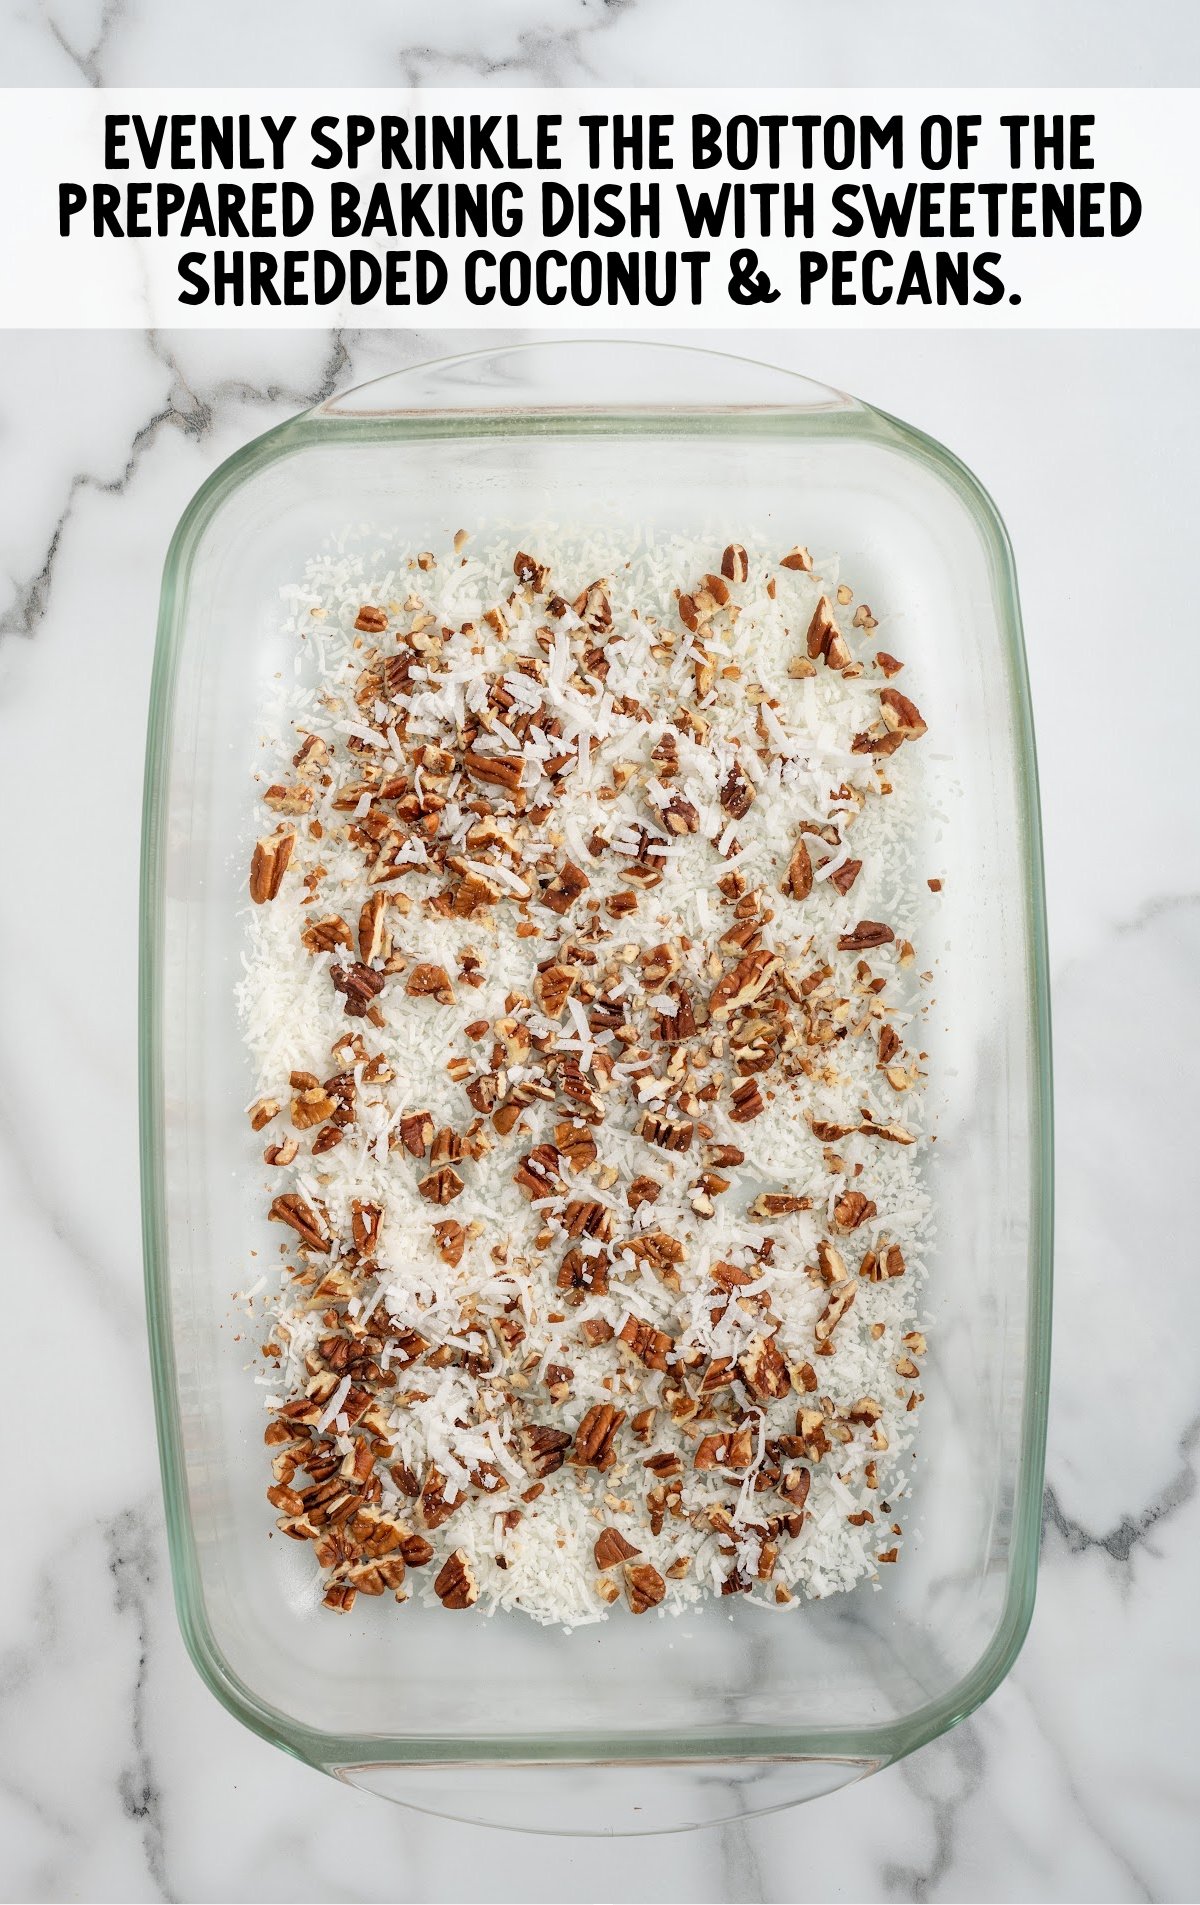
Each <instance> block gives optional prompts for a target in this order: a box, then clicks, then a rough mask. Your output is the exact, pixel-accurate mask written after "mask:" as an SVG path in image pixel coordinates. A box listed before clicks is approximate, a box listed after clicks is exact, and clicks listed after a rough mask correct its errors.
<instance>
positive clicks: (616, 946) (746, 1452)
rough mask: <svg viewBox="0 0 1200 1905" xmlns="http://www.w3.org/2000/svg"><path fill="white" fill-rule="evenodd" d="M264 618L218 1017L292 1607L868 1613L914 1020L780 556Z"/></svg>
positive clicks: (918, 1000)
mask: <svg viewBox="0 0 1200 1905" xmlns="http://www.w3.org/2000/svg"><path fill="white" fill-rule="evenodd" d="M286 608H287V616H288V621H287V629H288V633H289V635H290V636H292V637H294V639H295V645H296V655H295V672H294V675H293V676H292V677H291V678H290V679H286V680H283V681H281V682H280V683H279V684H278V690H279V692H278V697H277V701H276V705H275V706H274V708H273V709H272V710H270V711H269V713H268V715H267V716H266V717H264V720H265V733H266V738H265V739H264V748H263V755H262V760H261V762H260V765H259V770H258V777H257V778H258V786H257V792H258V794H259V797H260V798H261V803H262V806H261V814H262V819H261V821H260V823H259V827H260V837H259V838H258V839H257V841H256V842H255V844H254V846H253V851H252V856H251V864H250V868H249V891H250V899H251V901H252V902H253V904H252V905H250V906H249V908H248V917H249V938H248V946H247V952H246V957H245V976H244V979H243V981H242V983H241V986H240V988H239V1000H240V1007H241V1012H242V1017H243V1021H244V1026H245V1033H246V1038H247V1041H248V1044H249V1046H250V1048H251V1051H252V1053H253V1056H254V1059H255V1061H256V1063H257V1067H258V1071H259V1084H260V1089H259V1093H258V1096H257V1097H256V1098H255V1100H254V1102H253V1104H252V1105H251V1106H250V1107H249V1123H250V1126H251V1128H252V1131H253V1133H255V1134H257V1135H256V1136H255V1138H254V1144H255V1147H256V1155H257V1156H259V1157H261V1165H260V1167H259V1174H260V1176H261V1179H262V1183H263V1189H264V1209H265V1211H266V1214H267V1215H269V1217H270V1219H271V1220H272V1221H273V1223H274V1224H276V1225H278V1226H279V1227H280V1228H279V1232H278V1233H277V1234H278V1235H279V1236H280V1237H281V1239H282V1241H281V1244H280V1259H279V1264H278V1289H277V1290H276V1288H275V1283H274V1277H275V1272H274V1270H272V1272H271V1287H270V1288H269V1290H268V1292H267V1299H266V1301H267V1315H268V1319H269V1336H268V1340H267V1341H266V1342H265V1343H264V1345H263V1356H264V1358H265V1362H264V1363H263V1365H262V1366H261V1368H260V1380H263V1381H265V1383H266V1385H267V1386H268V1388H269V1390H270V1392H271V1393H270V1394H269V1395H268V1397H267V1407H268V1410H269V1415H270V1420H269V1426H268V1428H267V1431H266V1441H267V1444H268V1447H269V1456H270V1459H271V1462H272V1466H273V1477H274V1479H273V1482H272V1484H271V1486H270V1487H269V1489H268V1497H269V1500H270V1502H271V1503H272V1505H273V1507H274V1509H275V1510H276V1512H277V1515H278V1526H279V1528H280V1529H282V1531H283V1532H284V1533H285V1534H287V1535H289V1536H292V1537H293V1538H295V1539H296V1540H297V1541H301V1542H307V1543H310V1544H311V1549H312V1553H313V1555H314V1557H315V1561H316V1563H317V1565H318V1566H319V1569H320V1571H321V1577H320V1578H321V1590H322V1593H323V1598H324V1603H325V1605H326V1606H327V1607H329V1608H331V1609H335V1610H339V1611H343V1612H344V1611H346V1610H348V1609H349V1608H351V1607H352V1605H353V1603H354V1601H355V1598H356V1596H357V1595H359V1594H366V1595H383V1594H386V1593H390V1594H392V1595H394V1597H395V1598H396V1599H397V1600H399V1601H403V1600H405V1599H407V1598H410V1597H414V1596H415V1597H416V1598H418V1599H420V1600H422V1601H427V1602H431V1603H440V1604H441V1605H442V1606H444V1607H446V1608H449V1609H465V1608H469V1607H471V1606H477V1607H478V1608H480V1609H481V1610H484V1611H489V1612H490V1611H494V1610H495V1609H496V1608H499V1607H503V1608H509V1609H514V1610H519V1611H521V1612H523V1613H526V1614H528V1615H530V1616H532V1617H533V1618H534V1619H536V1620H539V1621H543V1622H550V1621H553V1622H563V1623H566V1624H568V1625H576V1624H579V1623H581V1622H586V1621H589V1620H595V1619H600V1618H604V1616H605V1615H606V1613H607V1611H608V1610H609V1608H610V1607H613V1606H615V1605H616V1604H618V1603H623V1604H624V1605H625V1606H626V1607H627V1608H628V1609H630V1610H631V1611H632V1613H633V1614H641V1613H644V1612H646V1611H647V1610H649V1609H651V1608H655V1607H658V1608H662V1609H667V1610H671V1611H679V1610H680V1609H681V1608H683V1607H686V1606H688V1605H689V1604H692V1603H694V1602H696V1601H697V1600H698V1599H699V1598H700V1597H702V1596H708V1595H713V1596H730V1595H743V1596H747V1597H749V1598H750V1599H752V1600H754V1601H756V1602H759V1603H762V1604H765V1605H767V1606H769V1607H772V1608H786V1607H788V1606H790V1605H793V1604H796V1603H797V1602H798V1601H799V1599H800V1598H801V1597H802V1596H803V1595H806V1594H807V1595H810V1596H819V1595H825V1594H828V1593H831V1592H834V1591H838V1590H844V1589H847V1588H850V1587H853V1586H854V1585H855V1584H856V1583H857V1582H859V1581H863V1580H874V1581H875V1582H876V1583H878V1581H879V1579H880V1570H881V1568H884V1567H885V1566H886V1564H888V1563H892V1562H894V1561H896V1559H897V1557H898V1554H899V1552H900V1545H901V1539H902V1534H903V1527H902V1520H901V1514H900V1506H901V1502H902V1499H903V1498H904V1497H905V1495H906V1475H907V1471H908V1467H909V1465H910V1463H911V1459H912V1454H911V1451H912V1443H913V1430H914V1425H915V1420H916V1416H915V1412H916V1410H917V1408H918V1405H919V1404H920V1401H921V1399H922V1396H921V1389H920V1379H921V1369H920V1366H921V1362H922V1360H923V1356H924V1352H925V1340H924V1337H923V1335H922V1333H921V1329H920V1321H921V1317H920V1284H921V1278H922V1259H921V1250H922V1244H923V1242H925V1241H927V1239H928V1231H929V1199H928V1195H927V1192H926V1189H925V1187H924V1183H923V1173H922V1169H921V1156H922V1151H923V1148H924V1144H925V1143H926V1142H927V1141H928V1140H927V1139H925V1138H924V1137H923V1136H922V1108H921V1086H922V1082H923V1060H924V1057H925V1054H924V1053H923V1052H922V1051H921V1049H920V1046H921V1031H920V1027H921V1022H922V985H921V981H922V978H927V977H928V976H929V975H921V974H919V973H918V972H917V970H916V965H917V958H916V954H915V951H914V947H913V945H912V943H911V940H910V934H912V933H913V932H914V931H915V930H916V921H917V919H918V918H919V907H918V897H917V893H916V890H915V889H916V886H917V880H916V878H915V876H914V865H913V851H914V839H915V837H916V828H917V822H918V820H919V817H920V811H921V792H920V776H921V762H920V752H921V751H920V749H919V748H917V747H916V746H915V745H914V744H915V743H917V742H919V740H920V738H921V736H922V735H923V734H924V732H925V724H924V722H923V720H922V718H921V715H920V713H919V711H918V708H917V706H916V705H915V703H914V702H913V701H912V700H911V699H910V698H909V696H908V693H907V692H906V691H904V690H902V689H901V688H899V687H898V686H897V685H896V677H897V676H898V675H899V673H900V670H901V666H902V664H901V663H900V662H899V661H898V660H897V659H896V658H895V657H894V656H893V655H891V654H890V653H889V652H887V650H886V649H885V648H883V647H882V646H881V645H880V634H879V630H878V625H877V621H876V617H875V615H874V614H873V613H872V611H871V609H870V608H869V607H868V606H867V605H866V604H865V603H863V602H860V601H858V600H857V599H856V597H855V595H854V594H853V592H852V590H851V589H850V587H849V586H847V585H846V584H845V583H844V582H843V581H841V580H840V578H839V574H838V569H837V564H836V563H835V562H833V561H829V562H823V561H821V562H814V561H813V559H812V558H811V557H810V555H809V553H808V551H807V550H806V549H804V548H801V547H795V548H792V549H791V550H789V551H788V552H786V553H784V554H782V555H778V554H775V553H774V552H771V551H768V550H766V549H765V548H761V547H752V548H747V547H745V546H743V545H741V544H739V543H731V544H730V545H729V546H727V547H725V548H724V549H722V548H720V547H719V546H718V547H713V548H710V547H708V546H707V545H702V544H700V543H697V542H688V541H683V540H679V539H670V538H663V537H657V538H654V537H651V538H646V539H634V541H633V544H632V546H630V547H621V548H619V547H618V546H617V545H616V544H615V543H612V542H609V543H603V542H601V541H599V540H598V539H595V538H591V537H589V536H587V535H582V534H576V535H573V536H567V535H561V536H555V537H551V535H550V534H549V533H548V532H547V533H546V534H545V535H544V536H543V535H539V536H538V537H536V538H534V537H532V536H530V537H529V538H527V539H526V546H518V545H517V544H516V543H515V542H513V541H509V542H507V543H504V544H497V545H495V546H492V547H489V548H486V549H484V550H482V551H481V552H477V551H476V550H475V546H474V543H473V542H472V540H471V538H470V537H469V536H468V535H467V534H466V533H465V532H462V531H460V532H459V533H458V535H457V536H455V537H454V539H453V542H452V544H451V543H450V542H449V541H447V545H446V547H445V548H444V549H441V550H439V551H438V552H436V553H435V552H430V551H423V552H421V553H419V554H414V555H413V556H412V557H411V558H406V559H404V560H402V561H397V560H395V559H394V558H392V559H390V560H389V558H388V557H387V556H386V555H385V554H383V553H381V552H378V551H376V552H374V553H373V554H372V553H371V552H369V551H367V552H363V551H361V550H360V551H359V552H358V553H354V551H353V550H352V549H351V548H349V547H348V546H346V545H343V546H341V547H339V548H337V549H335V550H334V551H333V553H331V554H330V555H328V556H326V557H323V558H321V559H319V560H316V561H314V562H313V563H312V564H311V565H310V567H309V570H308V572H307V574H306V576H305V578H304V581H303V583H302V584H300V585H298V586H297V587H295V588H294V589H290V590H288V591H287V592H286ZM272 1263H274V1259H273V1258H272Z"/></svg>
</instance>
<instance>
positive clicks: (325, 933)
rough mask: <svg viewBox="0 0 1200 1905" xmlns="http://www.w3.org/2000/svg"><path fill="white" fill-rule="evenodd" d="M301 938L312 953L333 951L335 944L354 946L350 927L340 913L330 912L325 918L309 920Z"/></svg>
mask: <svg viewBox="0 0 1200 1905" xmlns="http://www.w3.org/2000/svg"><path fill="white" fill-rule="evenodd" d="M300 938H301V941H302V943H303V944H304V946H305V947H306V948H307V950H308V951H309V952H310V953H319V952H332V951H333V949H334V947H335V946H346V947H348V948H353V945H354V941H353V940H352V939H351V937H350V928H349V927H348V926H347V924H346V922H345V920H344V919H343V918H342V917H341V915H340V914H338V913H330V914H328V915H327V916H326V918H324V919H312V920H309V922H308V925H307V926H306V927H305V928H304V931H303V932H302V933H301V935H300Z"/></svg>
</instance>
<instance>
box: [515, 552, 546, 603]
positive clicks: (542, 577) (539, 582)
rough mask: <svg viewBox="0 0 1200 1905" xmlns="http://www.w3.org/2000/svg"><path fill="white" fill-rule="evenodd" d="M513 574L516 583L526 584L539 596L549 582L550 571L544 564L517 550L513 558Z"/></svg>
mask: <svg viewBox="0 0 1200 1905" xmlns="http://www.w3.org/2000/svg"><path fill="white" fill-rule="evenodd" d="M513 574H514V575H515V576H516V578H517V581H518V582H522V583H524V584H526V586H527V587H529V588H531V589H532V590H533V591H534V593H535V594H537V595H540V594H541V592H542V590H543V589H544V588H545V586H546V584H547V582H548V581H549V580H550V570H549V568H548V566H547V565H546V563H544V562H538V561H537V560H536V558H535V557H533V556H529V555H526V553H525V551H524V550H523V549H518V550H517V553H516V555H515V556H514V557H513Z"/></svg>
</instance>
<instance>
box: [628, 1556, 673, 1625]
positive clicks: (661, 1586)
mask: <svg viewBox="0 0 1200 1905" xmlns="http://www.w3.org/2000/svg"><path fill="white" fill-rule="evenodd" d="M666 1591H667V1584H666V1582H665V1581H664V1580H663V1578H662V1575H661V1574H660V1573H659V1571H658V1569H657V1568H652V1567H651V1566H650V1564H649V1562H647V1561H636V1562H626V1564H625V1596H626V1599H627V1600H628V1602H629V1607H630V1612H631V1613H634V1614H645V1613H646V1612H647V1610H648V1609H649V1608H652V1607H657V1606H658V1604H659V1602H660V1601H661V1600H662V1598H663V1596H664V1594H665V1593H666Z"/></svg>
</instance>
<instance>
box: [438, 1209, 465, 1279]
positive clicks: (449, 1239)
mask: <svg viewBox="0 0 1200 1905" xmlns="http://www.w3.org/2000/svg"><path fill="white" fill-rule="evenodd" d="M433 1234H434V1236H435V1237H436V1238H437V1247H438V1255H439V1257H440V1258H441V1260H442V1262H443V1263H448V1264H449V1265H450V1266H451V1268H453V1267H454V1265H455V1264H459V1263H461V1262H462V1255H463V1251H464V1250H465V1249H466V1244H467V1233H466V1231H465V1230H464V1229H463V1227H462V1225H461V1224H460V1223H458V1222H457V1220H456V1219H455V1218H453V1217H447V1218H444V1219H443V1221H442V1222H441V1223H440V1224H435V1225H434V1226H433Z"/></svg>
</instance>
